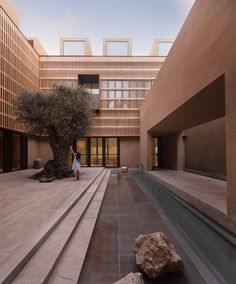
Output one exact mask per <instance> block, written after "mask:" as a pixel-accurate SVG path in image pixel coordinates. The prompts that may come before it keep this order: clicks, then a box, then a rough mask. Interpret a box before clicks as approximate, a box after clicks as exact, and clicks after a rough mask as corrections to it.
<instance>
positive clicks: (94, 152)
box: [90, 138, 103, 167]
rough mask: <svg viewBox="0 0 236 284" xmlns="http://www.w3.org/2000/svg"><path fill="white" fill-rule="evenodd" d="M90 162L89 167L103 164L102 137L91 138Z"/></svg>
mask: <svg viewBox="0 0 236 284" xmlns="http://www.w3.org/2000/svg"><path fill="white" fill-rule="evenodd" d="M90 153H91V155H90V164H91V167H102V166H103V139H102V138H91V146H90Z"/></svg>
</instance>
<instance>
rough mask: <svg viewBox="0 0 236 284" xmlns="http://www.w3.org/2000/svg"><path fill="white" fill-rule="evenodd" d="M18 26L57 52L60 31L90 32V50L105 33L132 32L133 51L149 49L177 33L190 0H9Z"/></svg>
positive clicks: (99, 46) (82, 34)
mask: <svg viewBox="0 0 236 284" xmlns="http://www.w3.org/2000/svg"><path fill="white" fill-rule="evenodd" d="M12 2H13V3H14V4H15V6H16V8H17V10H18V12H19V14H20V29H21V31H22V32H23V33H24V35H25V36H26V37H28V36H32V37H37V38H38V39H39V41H40V42H41V44H42V45H43V46H44V48H45V49H46V51H47V52H48V54H50V55H57V54H59V38H60V37H88V38H89V39H90V42H91V47H92V52H93V54H94V55H102V39H103V38H110V37H112V38H113V37H114V38H132V46H133V55H149V54H150V50H151V46H152V43H153V40H154V39H155V38H173V39H174V38H176V36H177V35H178V33H179V31H180V29H181V27H182V25H183V23H184V21H185V19H186V17H187V15H188V13H189V11H190V9H191V7H192V5H193V4H194V0H12Z"/></svg>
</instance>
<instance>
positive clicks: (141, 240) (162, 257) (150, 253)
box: [134, 232, 184, 279]
mask: <svg viewBox="0 0 236 284" xmlns="http://www.w3.org/2000/svg"><path fill="white" fill-rule="evenodd" d="M134 253H135V255H136V264H137V265H138V266H139V267H140V268H141V269H142V270H143V271H144V272H145V273H146V274H147V275H148V276H149V277H150V278H152V279H153V278H156V277H158V276H159V275H160V274H162V273H165V272H181V271H183V270H184V264H183V262H182V260H181V258H180V256H179V255H178V253H177V252H176V250H175V247H174V246H173V244H171V243H170V242H169V240H168V239H167V237H166V235H165V234H164V233H162V232H157V233H153V234H148V235H140V236H138V237H137V238H136V239H135V243H134Z"/></svg>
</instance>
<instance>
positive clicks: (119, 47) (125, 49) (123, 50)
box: [106, 41, 129, 56]
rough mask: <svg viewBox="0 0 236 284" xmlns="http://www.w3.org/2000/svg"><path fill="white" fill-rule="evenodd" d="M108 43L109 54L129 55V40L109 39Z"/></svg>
mask: <svg viewBox="0 0 236 284" xmlns="http://www.w3.org/2000/svg"><path fill="white" fill-rule="evenodd" d="M106 44H107V46H106V47H107V55H108V56H127V55H129V46H128V42H127V41H108V42H107V43H106Z"/></svg>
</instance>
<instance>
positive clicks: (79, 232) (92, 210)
mask: <svg viewBox="0 0 236 284" xmlns="http://www.w3.org/2000/svg"><path fill="white" fill-rule="evenodd" d="M110 173H111V170H108V171H107V173H106V175H105V177H104V179H103V181H102V183H101V184H100V186H99V188H98V190H97V192H96V193H95V195H94V197H93V200H92V201H91V203H90V205H89V207H88V209H87V210H86V212H85V214H84V216H83V218H82V219H81V222H80V223H79V226H78V227H77V229H76V231H75V233H74V235H73V237H72V238H71V240H70V243H69V244H68V246H67V247H66V249H65V251H64V253H63V255H62V256H61V258H60V261H59V262H58V264H57V266H56V267H55V269H54V272H53V274H52V276H51V278H50V279H49V282H48V283H50V284H62V283H63V284H66V283H70V284H71V283H78V279H79V277H80V273H81V270H82V266H83V263H84V260H85V257H86V253H87V250H88V247H89V243H90V240H91V238H92V234H93V230H94V227H95V224H96V221H97V217H98V214H99V211H100V208H101V205H102V201H103V197H104V195H105V191H106V187H107V183H108V180H109V177H110Z"/></svg>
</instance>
